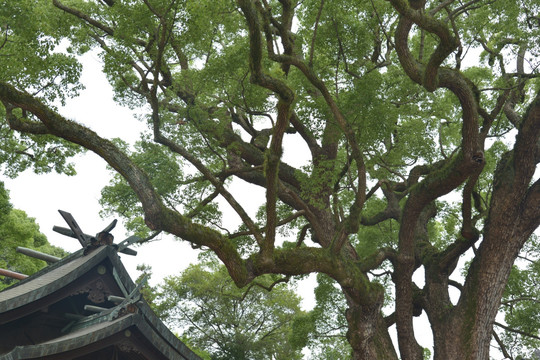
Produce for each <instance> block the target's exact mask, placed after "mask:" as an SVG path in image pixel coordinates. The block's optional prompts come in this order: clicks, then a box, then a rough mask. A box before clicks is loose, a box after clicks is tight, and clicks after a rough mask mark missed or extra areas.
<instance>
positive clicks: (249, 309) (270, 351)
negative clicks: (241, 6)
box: [156, 263, 301, 359]
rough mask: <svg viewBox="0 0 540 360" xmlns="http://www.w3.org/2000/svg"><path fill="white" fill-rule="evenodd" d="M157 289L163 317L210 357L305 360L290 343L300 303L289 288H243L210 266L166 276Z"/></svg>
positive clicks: (264, 281) (267, 280) (266, 281)
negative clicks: (289, 339) (269, 289)
mask: <svg viewBox="0 0 540 360" xmlns="http://www.w3.org/2000/svg"><path fill="white" fill-rule="evenodd" d="M258 281H260V283H261V285H263V286H270V285H271V283H272V279H271V278H270V277H264V278H262V279H259V280H258ZM158 289H159V290H158V296H157V299H156V303H157V304H158V305H157V306H156V310H157V311H158V313H160V314H161V317H162V318H163V319H164V320H165V322H166V323H168V324H169V325H170V326H171V327H173V328H177V329H179V330H180V331H181V332H182V333H183V336H184V337H185V338H187V339H189V342H190V343H192V344H194V345H195V346H196V347H197V348H199V349H204V350H205V351H206V352H207V353H209V354H210V356H211V358H212V359H300V358H301V354H300V350H301V347H294V346H292V345H291V344H290V343H289V341H288V338H289V337H290V336H291V331H292V327H291V325H292V323H293V321H294V319H295V318H296V317H297V316H299V315H301V311H300V308H299V303H300V301H299V298H298V296H297V295H295V294H294V292H293V291H291V290H289V289H288V288H287V286H279V285H277V286H275V287H274V289H273V290H272V291H268V290H266V289H263V288H261V287H259V286H253V287H250V288H243V289H239V288H237V287H236V285H235V284H234V283H233V282H232V280H231V279H230V277H229V276H228V274H227V271H226V269H225V268H224V267H223V266H218V265H216V264H212V263H206V264H197V265H191V266H190V267H188V268H187V269H186V270H185V271H184V272H183V273H182V274H181V275H179V276H172V277H168V278H166V279H165V281H164V283H163V284H162V285H160V286H159V288H158Z"/></svg>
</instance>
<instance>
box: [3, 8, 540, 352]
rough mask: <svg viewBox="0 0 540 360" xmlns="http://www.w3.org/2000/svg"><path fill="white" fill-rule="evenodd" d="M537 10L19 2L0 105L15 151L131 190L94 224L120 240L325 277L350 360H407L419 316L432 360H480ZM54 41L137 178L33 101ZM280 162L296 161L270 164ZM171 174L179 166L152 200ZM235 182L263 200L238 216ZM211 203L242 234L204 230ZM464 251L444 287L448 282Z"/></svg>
mask: <svg viewBox="0 0 540 360" xmlns="http://www.w3.org/2000/svg"><path fill="white" fill-rule="evenodd" d="M539 7H540V5H539V4H538V2H537V1H534V0H525V1H521V2H508V1H488V0H473V1H468V2H459V1H452V0H449V1H444V2H440V1H427V0H388V1H383V0H372V1H364V2H359V1H349V0H344V1H333V2H329V1H324V0H318V1H315V0H305V1H301V2H297V1H294V0H279V1H275V0H263V1H252V0H237V1H232V0H227V1H219V2H215V1H209V0H200V1H188V0H145V1H143V2H134V1H120V0H112V1H91V2H87V1H77V0H70V1H67V0H65V1H63V0H53V1H52V5H51V4H50V3H47V4H45V2H41V1H32V0H21V1H17V2H11V3H10V4H9V5H8V6H7V7H4V8H3V15H2V20H1V24H3V25H2V32H3V33H2V34H3V40H2V42H1V43H0V47H1V49H0V52H1V54H2V55H3V56H2V57H0V61H1V62H2V65H3V68H6V69H7V70H6V72H5V73H2V74H1V75H0V76H1V78H0V100H1V101H2V103H3V107H4V109H3V111H5V113H6V119H7V124H8V125H9V127H10V129H11V130H10V131H13V132H10V134H12V138H13V139H15V140H17V141H18V140H19V137H20V139H21V140H22V139H23V137H25V138H28V139H29V140H28V141H29V142H30V143H31V144H34V143H33V142H32V141H34V142H35V143H36V144H38V145H36V146H37V147H36V148H37V149H43V148H44V147H45V148H47V146H49V147H50V146H52V145H51V144H52V142H57V141H59V140H58V139H63V140H65V141H67V142H70V143H74V144H78V145H79V146H81V147H83V148H85V149H88V150H90V151H93V152H95V153H97V154H98V155H100V156H101V157H102V158H103V159H104V160H105V161H107V163H108V164H109V165H110V166H111V167H112V168H113V169H114V170H115V171H116V172H117V173H118V174H119V175H120V176H121V177H120V176H119V177H118V178H117V179H116V181H115V182H114V183H113V184H112V185H111V187H121V189H123V190H129V191H124V192H123V193H115V194H114V196H111V198H114V199H117V201H116V200H115V203H112V204H110V208H109V210H113V211H114V210H118V211H119V212H120V214H122V213H125V214H127V215H128V216H129V217H130V218H131V219H132V220H133V219H134V217H135V215H138V214H137V212H138V211H140V214H139V215H140V217H139V218H138V219H139V220H137V221H134V222H133V224H134V225H137V224H138V226H140V225H141V224H142V221H141V220H142V219H144V223H145V224H146V226H148V228H149V229H151V230H152V231H164V232H168V233H170V234H173V235H175V236H177V237H179V238H181V239H184V240H186V241H189V242H191V243H192V244H193V246H195V247H203V248H206V249H209V250H211V251H213V252H214V253H215V254H216V255H217V256H218V258H219V259H220V260H221V261H222V263H223V264H224V265H225V266H226V268H227V270H228V273H229V275H230V276H231V278H232V279H233V281H234V282H235V284H236V285H237V286H239V287H244V286H248V285H249V284H250V283H252V282H253V281H255V280H256V279H257V278H258V277H260V276H263V275H265V274H281V275H282V276H284V277H289V276H298V275H303V274H308V273H314V272H316V273H322V274H325V275H327V276H328V277H329V278H331V279H333V281H335V283H336V284H337V286H338V287H339V288H340V290H341V292H342V293H343V296H344V298H345V302H346V306H347V310H346V312H345V318H346V321H347V332H346V337H347V340H348V342H349V344H350V346H351V348H352V351H353V357H354V359H375V358H376V359H396V358H397V357H398V355H397V354H398V353H399V356H400V358H402V359H407V360H408V359H421V358H422V356H423V349H422V348H421V347H420V346H419V345H418V342H417V340H416V337H415V331H414V327H413V321H414V317H415V316H418V315H420V314H422V313H424V312H425V313H426V314H427V317H428V318H429V322H430V324H431V330H432V333H433V339H434V345H433V346H434V349H433V354H434V358H435V359H482V360H483V359H488V357H489V350H490V343H491V341H492V338H493V324H494V321H495V317H496V315H497V313H498V310H499V307H500V305H501V299H502V298H503V295H504V291H505V286H506V284H507V281H508V278H509V276H510V273H511V270H512V267H513V266H514V263H515V262H516V259H518V256H519V254H520V250H521V249H523V247H524V246H525V244H526V243H527V241H530V240H529V239H530V238H531V235H532V234H533V233H534V231H535V229H537V227H538V225H539V222H540V212H539V211H538V209H539V207H540V206H539V205H540V181H539V180H538V178H537V177H534V173H535V170H536V168H537V164H538V161H539V159H540V148H539V134H540V92H539V91H538V85H539V83H538V76H539V75H538V71H537V69H538V65H539V63H538V61H539V56H538V55H539V54H538V51H539V48H538V39H539V31H540V23H539V20H538V18H539V11H540V8H539ZM44 15H45V16H44ZM66 39H67V40H66ZM61 40H66V41H69V48H68V52H71V53H72V54H82V53H84V52H85V51H87V50H89V49H90V48H96V49H101V52H100V54H101V55H100V56H101V58H102V60H103V63H104V67H103V71H104V72H105V73H106V74H107V76H108V78H109V80H110V82H111V84H112V85H113V87H114V89H115V91H116V93H115V94H116V95H115V96H116V100H117V101H119V102H120V103H121V104H124V105H127V106H138V105H145V106H146V109H148V114H147V117H146V120H147V121H148V125H149V133H148V134H145V135H144V136H143V137H142V138H141V142H140V144H139V149H140V150H143V151H144V150H145V149H159V150H156V151H159V152H160V153H163V154H166V155H165V156H166V158H164V159H166V160H167V161H165V162H163V163H159V162H152V161H148V162H144V160H145V157H144V156H142V155H137V154H135V153H133V151H130V148H129V147H124V146H120V145H118V144H117V143H116V144H115V143H113V142H111V141H108V140H105V139H104V138H102V137H100V136H99V135H98V134H96V133H95V132H93V131H91V130H89V129H88V128H85V127H84V126H81V125H80V124H78V123H76V122H74V121H71V120H68V119H66V118H64V117H63V116H61V115H59V114H58V113H57V112H56V111H55V109H54V106H53V105H52V103H51V101H52V99H53V98H54V97H57V98H58V97H59V96H69V95H72V93H73V91H76V89H77V88H78V86H79V85H78V83H77V82H75V81H74V80H75V78H76V75H77V74H76V73H77V70H78V68H77V67H73V66H72V65H73V63H74V61H75V60H74V57H73V56H72V57H70V56H69V54H63V55H60V54H59V53H54V54H53V53H52V48H53V47H54V45H55V44H59V43H60V41H61ZM26 44H30V45H28V46H27V45H26ZM48 55H50V56H51V57H50V59H51V60H47V61H43V60H44V59H49V57H48ZM113 117H114V116H113V114H111V118H113ZM289 139H292V141H291V142H289V141H288V140H289ZM291 143H292V144H291ZM62 144H65V142H62ZM291 145H294V146H293V148H292V149H291ZM40 146H41V147H40ZM11 149H13V148H11ZM63 149H65V148H63ZM298 149H304V150H306V153H307V154H308V157H309V159H308V161H307V162H306V163H304V164H298V165H293V163H292V162H291V161H290V160H288V162H287V161H285V159H286V158H287V155H288V154H290V153H291V152H292V153H297V152H298V151H299V150H298ZM15 150H16V149H15ZM64 151H65V152H64V153H63V155H69V152H68V151H67V150H64ZM19 152H20V149H19ZM23 153H24V154H22V155H21V156H23V157H25V159H27V160H28V161H31V160H32V156H29V155H28V154H26V153H29V152H23ZM30 155H33V153H30ZM151 158H152V156H150V159H148V160H151ZM51 160H54V159H51ZM170 161H173V162H175V163H177V164H180V165H181V166H179V167H178V169H177V170H174V172H173V173H172V175H173V177H171V178H168V180H169V183H168V185H173V182H174V183H175V184H174V186H162V185H164V184H162V183H160V182H157V181H161V180H159V179H157V178H156V177H157V176H158V175H159V174H160V173H161V172H162V171H170V169H161V168H160V167H159V166H160V165H161V164H166V163H168V162H170ZM143 169H146V170H143ZM162 180H163V179H162ZM233 180H234V181H245V182H247V183H250V184H253V185H255V186H258V187H260V188H261V189H262V191H264V192H265V202H264V204H261V206H262V207H261V212H259V214H258V215H259V216H258V217H256V218H255V217H253V216H252V214H249V213H248V212H246V211H245V210H244V207H243V206H242V199H241V197H240V196H239V194H234V193H232V192H231V191H230V189H231V187H230V184H231V182H232V181H233ZM109 195H111V193H109ZM447 195H449V196H447ZM217 198H222V199H224V200H225V201H226V202H227V203H228V204H229V206H230V208H231V209H232V211H234V212H236V214H238V216H239V218H240V219H241V221H242V224H243V225H242V227H241V228H240V229H229V228H227V224H221V223H220V222H219V220H220V216H219V213H218V212H217V211H216V205H215V201H216V199H217ZM129 204H135V205H136V206H135V207H128V208H126V207H125V205H129ZM125 209H128V210H129V211H127V212H123V211H124V210H125ZM209 219H210V220H209ZM281 230H283V232H284V233H286V232H288V233H289V235H288V236H289V238H288V239H289V240H290V238H293V239H294V240H295V241H285V242H283V241H282V240H283V239H282V238H281V237H280V236H279V235H280V231H281ZM464 254H470V255H467V256H470V257H471V258H472V259H471V260H470V262H469V266H468V267H467V268H466V269H464V270H463V271H464V274H465V276H464V278H463V279H459V280H456V278H455V277H453V278H451V275H452V274H453V273H454V272H455V271H456V268H457V264H458V262H459V260H460V259H462V258H463V257H464ZM533 261H536V259H533ZM518 265H519V264H518ZM381 270H382V273H383V274H386V275H383V277H382V278H380V277H379V276H375V275H372V274H377V275H381V273H380V272H377V271H381ZM415 271H417V272H419V273H423V275H424V278H425V284H424V285H423V286H419V285H418V284H416V283H415V282H414V281H413V280H412V279H413V273H415ZM387 281H391V283H392V284H393V286H391V287H385V286H384V284H386V283H387ZM449 287H453V288H457V289H459V292H460V295H459V297H458V298H457V299H456V300H454V301H452V299H451V297H450V293H449ZM385 298H386V299H387V301H391V302H392V307H391V308H390V309H391V310H390V311H391V313H388V310H386V309H385V310H384V311H385V312H383V310H382V307H383V304H384V301H385ZM393 324H395V325H396V329H397V338H398V344H397V348H396V347H394V345H393V344H392V341H391V339H390V335H389V331H388V328H389V326H391V325H393ZM532 335H534V334H532ZM495 341H496V339H495ZM500 344H504V343H503V342H500ZM501 346H503V345H501Z"/></svg>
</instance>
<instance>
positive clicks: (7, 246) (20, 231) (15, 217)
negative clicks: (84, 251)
mask: <svg viewBox="0 0 540 360" xmlns="http://www.w3.org/2000/svg"><path fill="white" fill-rule="evenodd" d="M18 246H22V247H26V248H30V249H35V250H38V251H41V252H44V253H47V254H50V255H53V256H57V257H62V256H65V255H66V253H65V251H63V250H62V249H60V248H58V247H56V246H52V245H51V244H49V242H48V241H47V238H46V237H45V235H43V234H42V233H41V232H40V231H39V226H38V225H37V224H36V222H35V219H33V218H29V217H28V216H27V215H26V213H25V212H24V211H22V210H19V209H13V207H12V206H11V204H10V202H9V193H8V191H7V190H6V189H5V188H4V183H3V182H0V268H1V269H6V270H10V271H15V272H18V273H22V274H25V275H32V274H33V273H35V272H36V271H38V270H40V269H41V268H43V267H45V266H46V265H47V263H46V262H45V261H42V260H38V259H34V258H30V257H27V256H23V255H21V254H19V253H17V251H16V249H17V247H18ZM15 282H16V280H14V279H11V278H8V277H2V279H0V290H2V289H4V288H5V287H7V286H9V285H11V284H13V283H15Z"/></svg>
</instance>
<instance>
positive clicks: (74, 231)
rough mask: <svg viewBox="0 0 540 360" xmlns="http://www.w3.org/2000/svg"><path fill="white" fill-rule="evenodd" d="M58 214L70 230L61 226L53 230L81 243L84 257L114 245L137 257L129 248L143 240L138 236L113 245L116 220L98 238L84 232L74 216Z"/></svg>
mask: <svg viewBox="0 0 540 360" xmlns="http://www.w3.org/2000/svg"><path fill="white" fill-rule="evenodd" d="M58 212H59V213H60V215H62V217H63V218H64V220H65V221H66V223H67V224H68V226H69V229H67V228H64V227H61V226H54V227H53V230H54V231H56V232H57V233H60V234H62V235H66V236H69V237H72V238H75V239H77V240H79V243H81V246H82V247H83V249H84V255H87V254H88V253H90V252H91V251H92V250H94V249H96V248H98V247H100V246H103V245H112V246H114V247H115V248H116V249H117V251H119V252H121V253H123V254H126V255H137V251H135V250H133V249H130V248H128V246H129V245H131V244H133V243H136V242H140V241H141V238H140V237H138V236H130V237H128V238H127V239H125V240H123V241H122V242H120V243H119V244H117V245H115V244H113V240H114V236H113V235H112V234H111V231H112V230H113V229H114V228H115V226H116V223H117V221H116V219H114V220H113V221H112V222H111V223H110V224H109V225H108V226H107V227H106V228H105V229H103V230H102V231H100V232H98V233H97V234H96V236H91V235H87V234H85V233H83V232H82V230H81V228H80V227H79V224H77V222H76V221H75V219H74V218H73V215H71V214H70V213H68V212H66V211H63V210H58Z"/></svg>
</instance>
